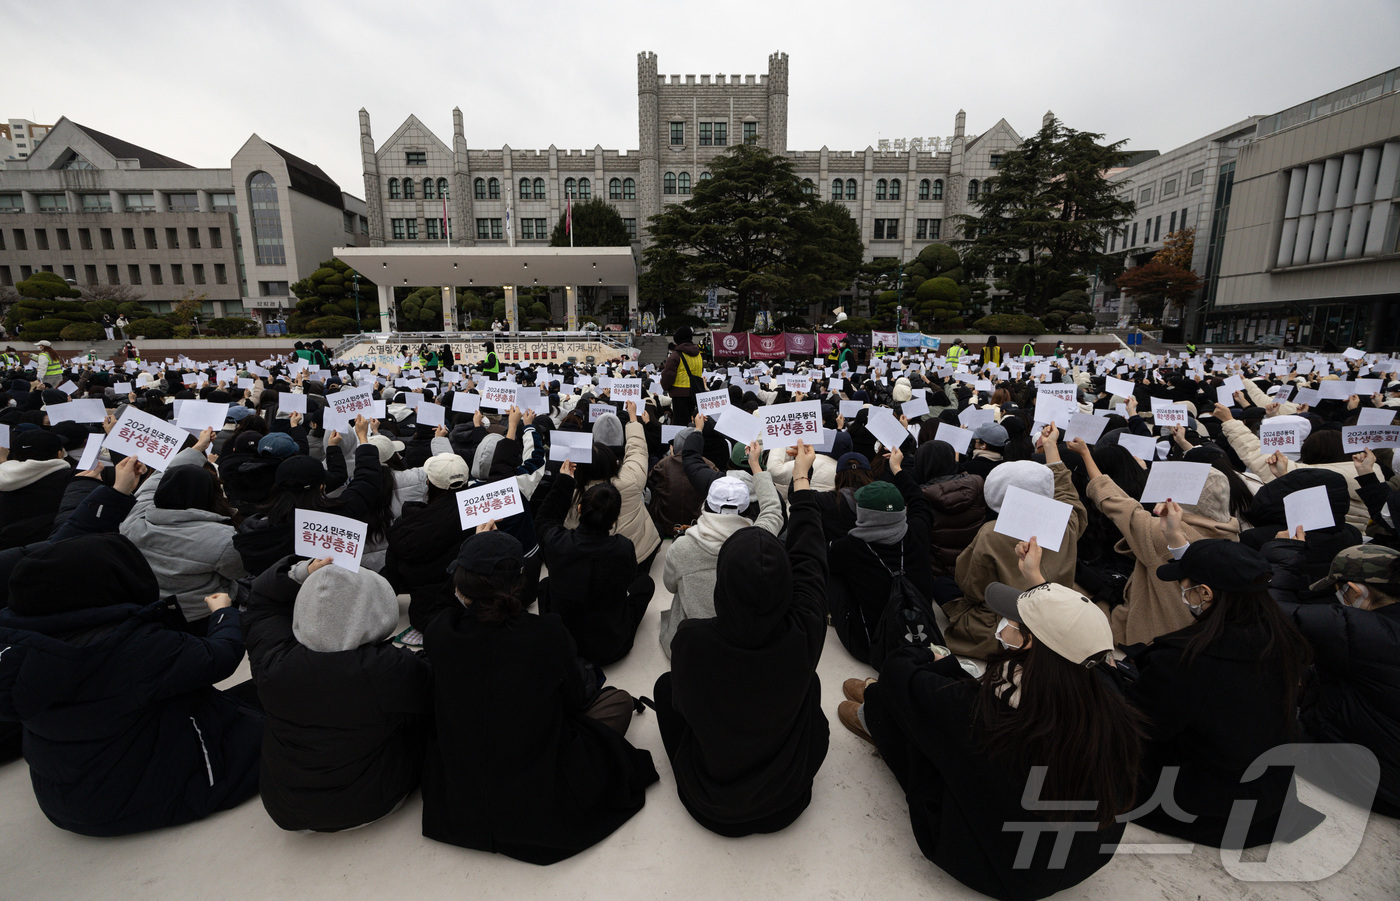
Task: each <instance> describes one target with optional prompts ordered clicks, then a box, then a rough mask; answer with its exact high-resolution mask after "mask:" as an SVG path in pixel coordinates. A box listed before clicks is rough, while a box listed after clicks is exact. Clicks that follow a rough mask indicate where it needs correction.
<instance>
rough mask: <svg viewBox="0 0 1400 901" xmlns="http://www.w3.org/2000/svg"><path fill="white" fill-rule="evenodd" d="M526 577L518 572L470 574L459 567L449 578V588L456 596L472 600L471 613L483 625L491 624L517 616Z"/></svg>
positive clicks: (519, 610) (520, 608)
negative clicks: (507, 574)
mask: <svg viewBox="0 0 1400 901" xmlns="http://www.w3.org/2000/svg"><path fill="white" fill-rule="evenodd" d="M524 584H525V577H524V575H523V574H521V573H516V574H513V575H510V576H506V577H502V576H487V575H482V574H481V573H474V572H469V571H468V570H467V569H466V568H465V567H458V569H457V571H456V573H454V574H453V577H452V585H453V587H454V588H456V589H457V593H458V594H460V595H461V596H462V597H464V598H466V599H467V600H469V601H471V602H472V603H471V608H472V612H473V613H474V614H475V615H476V618H477V619H478V620H480V621H481V622H483V623H490V624H492V625H495V624H498V623H503V622H505V621H506V620H508V619H511V618H513V617H516V616H519V615H520V612H521V610H522V609H523V608H522V607H521V605H520V590H521V588H523V587H524Z"/></svg>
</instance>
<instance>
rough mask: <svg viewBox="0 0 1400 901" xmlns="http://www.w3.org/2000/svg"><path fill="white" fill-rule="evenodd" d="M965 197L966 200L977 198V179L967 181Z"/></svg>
mask: <svg viewBox="0 0 1400 901" xmlns="http://www.w3.org/2000/svg"><path fill="white" fill-rule="evenodd" d="M967 199H968V200H976V199H977V179H975V178H974V179H973V180H972V181H970V182H968V183H967Z"/></svg>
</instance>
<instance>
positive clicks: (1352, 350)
mask: <svg viewBox="0 0 1400 901" xmlns="http://www.w3.org/2000/svg"><path fill="white" fill-rule="evenodd" d="M1342 356H1344V357H1346V358H1347V359H1348V360H1359V359H1361V358H1362V357H1364V356H1366V351H1364V350H1362V349H1361V348H1359V347H1348V348H1347V349H1346V350H1344V351H1342Z"/></svg>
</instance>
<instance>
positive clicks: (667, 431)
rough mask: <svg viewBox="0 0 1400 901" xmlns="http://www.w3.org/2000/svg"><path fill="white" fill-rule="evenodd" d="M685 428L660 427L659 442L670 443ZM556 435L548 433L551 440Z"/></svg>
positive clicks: (680, 426) (677, 426)
mask: <svg viewBox="0 0 1400 901" xmlns="http://www.w3.org/2000/svg"><path fill="white" fill-rule="evenodd" d="M687 428H688V426H683V425H663V426H662V427H661V440H662V441H664V442H665V443H666V444H670V443H671V442H672V441H674V440H676V436H677V435H679V434H680V433H681V432H684V431H685V430H686V429H687ZM557 434H559V433H558V432H557V431H555V432H550V435H551V440H552V436H554V435H557Z"/></svg>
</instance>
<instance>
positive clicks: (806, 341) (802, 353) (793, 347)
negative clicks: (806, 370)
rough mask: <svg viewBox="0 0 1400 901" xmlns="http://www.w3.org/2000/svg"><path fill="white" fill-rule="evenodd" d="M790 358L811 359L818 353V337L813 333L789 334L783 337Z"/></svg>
mask: <svg viewBox="0 0 1400 901" xmlns="http://www.w3.org/2000/svg"><path fill="white" fill-rule="evenodd" d="M783 343H784V344H786V345H787V352H788V356H792V357H810V356H813V355H814V354H816V352H817V336H816V335H813V334H812V333H811V332H788V333H787V334H785V335H783Z"/></svg>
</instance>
